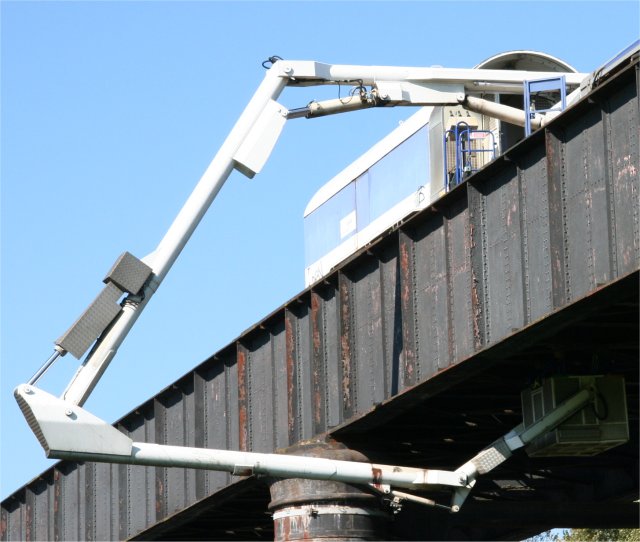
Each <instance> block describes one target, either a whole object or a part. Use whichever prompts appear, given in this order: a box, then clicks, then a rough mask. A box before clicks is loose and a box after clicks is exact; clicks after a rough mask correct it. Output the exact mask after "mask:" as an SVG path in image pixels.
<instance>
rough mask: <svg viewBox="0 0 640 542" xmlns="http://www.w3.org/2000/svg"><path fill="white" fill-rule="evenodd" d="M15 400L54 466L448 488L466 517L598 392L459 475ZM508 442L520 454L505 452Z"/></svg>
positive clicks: (24, 392)
mask: <svg viewBox="0 0 640 542" xmlns="http://www.w3.org/2000/svg"><path fill="white" fill-rule="evenodd" d="M14 394H15V396H16V399H17V401H18V404H19V405H20V408H21V409H22V411H23V413H24V415H25V417H26V419H27V421H28V423H29V425H30V427H31V429H32V430H33V432H34V433H35V435H36V436H37V437H38V440H39V441H40V444H41V445H42V447H43V448H44V449H45V451H46V453H47V456H48V457H50V458H55V459H68V460H72V461H97V462H108V463H124V464H130V465H148V466H156V467H185V468H194V469H207V470H216V471H227V472H231V473H233V474H236V475H268V476H274V477H277V478H304V479H311V480H334V481H340V482H346V483H352V484H367V485H371V486H372V487H374V488H383V487H387V490H388V488H391V487H393V488H396V487H400V488H407V489H414V490H420V489H430V488H434V487H449V488H452V489H453V490H454V494H453V503H452V506H451V510H452V511H453V512H457V511H458V510H459V509H460V506H461V505H462V502H463V501H464V499H465V498H466V496H467V495H468V494H469V492H470V490H471V489H472V488H473V486H474V485H475V482H476V478H477V477H478V475H479V474H484V473H486V472H488V471H489V470H491V469H492V468H494V467H495V466H497V465H498V464H500V463H501V462H502V461H503V460H505V459H507V458H508V457H510V455H511V451H512V450H513V449H516V448H517V447H519V446H520V445H519V444H514V442H516V441H515V440H514V437H515V436H517V437H519V440H518V441H517V442H520V444H526V443H527V442H530V441H531V440H533V439H534V438H536V437H537V436H539V435H541V434H543V433H545V432H547V431H549V430H550V429H553V428H554V427H557V426H558V425H559V424H561V423H562V422H563V421H564V420H566V419H567V418H569V417H570V416H572V415H573V414H574V413H575V412H577V411H579V410H580V409H582V408H583V407H584V406H585V405H587V404H588V403H589V402H590V401H592V400H593V396H594V392H593V390H581V391H580V392H578V393H576V394H575V395H574V396H572V397H571V398H569V399H568V400H566V401H565V402H564V403H562V404H561V405H559V406H558V407H557V408H556V409H555V410H553V411H551V412H550V413H549V414H548V415H546V416H545V417H544V418H542V419H541V420H540V421H539V422H537V423H535V424H534V425H532V426H531V427H529V428H528V429H526V430H524V429H523V426H522V425H519V426H518V427H516V428H515V429H514V430H512V431H511V432H510V433H508V434H507V435H505V436H504V437H502V438H501V439H499V440H498V441H496V442H495V443H494V444H492V445H491V446H489V447H488V448H485V450H483V451H482V452H480V453H479V454H478V455H476V456H475V457H474V458H472V459H471V460H470V461H468V462H467V463H465V464H464V465H463V466H462V467H460V468H459V469H458V470H456V471H455V472H450V471H441V470H431V469H420V468H415V467H400V466H394V465H380V464H375V463H364V462H356V461H339V460H334V459H328V458H320V457H307V456H299V455H286V454H263V453H253V452H239V451H230V450H212V449H207V448H190V447H184V446H168V445H162V444H149V443H145V442H133V441H132V440H131V439H130V438H129V437H127V436H126V435H124V434H123V433H121V432H120V431H118V430H117V429H116V428H114V427H112V426H111V425H109V424H108V423H106V422H105V421H103V420H101V419H99V418H97V417H95V416H93V415H92V414H91V413H89V412H87V411H85V410H84V409H83V408H81V407H79V406H77V405H75V404H74V403H72V402H70V401H65V400H63V399H60V398H57V397H54V396H53V395H50V394H48V393H47V392H44V391H42V390H39V389H38V388H36V387H34V386H29V385H27V384H23V385H21V386H19V387H18V388H16V390H15V392H14ZM509 442H510V443H511V445H512V446H513V448H509V447H507V446H505V445H504V444H505V443H509ZM494 451H495V454H497V457H498V460H497V461H496V460H494V459H493V458H492V459H491V460H490V465H489V467H488V468H483V469H479V468H478V461H479V460H478V458H480V457H481V456H485V455H486V454H487V453H489V454H492V453H493V452H494ZM482 461H484V459H482ZM398 496H399V497H400V496H402V495H398ZM403 498H407V497H406V496H403Z"/></svg>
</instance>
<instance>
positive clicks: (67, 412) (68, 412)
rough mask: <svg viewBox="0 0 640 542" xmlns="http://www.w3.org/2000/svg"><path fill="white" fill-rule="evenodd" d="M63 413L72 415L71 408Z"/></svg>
mask: <svg viewBox="0 0 640 542" xmlns="http://www.w3.org/2000/svg"><path fill="white" fill-rule="evenodd" d="M64 414H65V416H73V410H71V409H70V408H68V409H67V410H65V411H64Z"/></svg>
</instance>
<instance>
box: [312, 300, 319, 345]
mask: <svg viewBox="0 0 640 542" xmlns="http://www.w3.org/2000/svg"><path fill="white" fill-rule="evenodd" d="M319 316H320V301H318V294H315V293H314V294H312V295H311V327H312V329H313V349H314V350H315V351H316V352H318V351H319V350H320V346H321V343H320V325H319V324H320V317H319Z"/></svg>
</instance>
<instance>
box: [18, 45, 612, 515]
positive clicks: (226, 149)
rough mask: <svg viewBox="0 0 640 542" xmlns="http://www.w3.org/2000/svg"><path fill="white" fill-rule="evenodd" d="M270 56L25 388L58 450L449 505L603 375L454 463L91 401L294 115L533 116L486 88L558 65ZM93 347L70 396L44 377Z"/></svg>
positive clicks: (499, 89)
mask: <svg viewBox="0 0 640 542" xmlns="http://www.w3.org/2000/svg"><path fill="white" fill-rule="evenodd" d="M268 62H269V66H268V67H269V68H270V69H268V71H267V72H266V76H265V78H264V81H263V82H262V84H261V85H260V86H259V88H258V90H257V91H256V93H255V94H254V96H253V98H252V99H251V101H250V102H249V104H248V105H247V107H246V109H245V110H244V112H243V113H242V115H241V116H240V118H239V120H238V121H237V123H236V125H235V126H234V128H233V129H232V131H231V133H230V134H229V136H228V137H227V139H226V140H225V142H224V144H223V145H222V147H221V148H220V150H219V151H218V153H217V155H216V156H215V158H214V159H213V161H212V162H211V164H210V165H209V167H208V168H207V170H206V171H205V173H204V175H203V176H202V178H201V179H200V181H199V183H198V184H197V185H196V187H195V189H194V191H193V192H192V194H191V195H190V197H189V198H188V200H187V202H186V203H185V205H184V206H183V208H182V210H181V211H180V212H179V214H178V216H177V217H176V219H175V220H174V222H173V224H172V225H171V226H170V228H169V230H168V231H167V233H166V234H165V236H164V237H163V239H162V240H161V241H160V243H159V245H158V247H157V248H156V250H155V251H154V252H152V253H151V254H149V255H147V256H145V257H144V258H142V259H138V258H136V257H134V256H132V255H131V254H129V253H128V252H125V253H124V254H123V255H122V256H121V257H120V258H119V259H118V260H117V261H116V263H115V264H114V266H113V268H112V269H111V270H110V271H109V273H108V274H107V276H106V278H105V279H104V282H105V283H106V286H105V287H104V289H103V291H102V292H101V293H100V295H99V296H98V297H97V298H96V300H95V301H94V302H93V303H92V304H91V305H90V306H89V307H88V309H87V310H86V311H85V312H84V313H83V314H82V315H81V316H80V318H79V319H78V320H77V321H76V323H75V324H74V325H73V326H72V327H71V328H70V329H69V330H68V331H67V332H66V333H65V334H63V335H62V336H61V337H60V338H59V339H58V340H57V341H55V351H54V353H53V355H52V356H51V357H50V358H49V359H48V360H47V362H46V363H45V364H44V366H43V367H42V368H41V369H40V370H39V371H38V372H37V373H36V374H35V375H34V376H33V377H32V378H31V379H30V380H29V382H28V383H27V384H22V385H20V386H18V387H17V388H16V390H15V397H16V399H17V401H18V403H19V405H20V408H21V409H22V411H23V414H24V415H25V417H26V419H27V422H28V423H29V425H30V427H31V429H32V430H33V432H34V433H35V435H36V437H37V438H38V440H39V441H40V444H41V445H42V446H43V448H44V449H45V452H46V454H47V456H48V457H50V458H58V459H68V460H78V461H101V462H113V463H127V464H140V465H156V466H175V467H190V468H199V469H211V470H225V471H229V472H232V473H234V474H243V475H246V474H265V475H270V476H275V477H282V478H309V479H324V480H340V481H345V482H351V483H357V484H369V485H371V486H372V487H373V488H374V489H377V490H378V491H382V492H383V493H385V494H387V495H389V496H391V497H392V498H393V499H394V500H396V501H400V500H404V499H413V500H416V501H417V502H422V503H424V504H431V505H436V504H435V503H434V502H433V501H429V500H427V499H422V498H419V497H416V496H412V495H410V494H407V493H402V492H398V491H396V490H395V489H394V488H406V489H414V490H419V489H427V488H431V487H442V486H445V487H449V488H451V489H452V491H453V498H452V503H451V505H450V506H449V507H447V508H449V509H450V510H451V511H454V512H455V511H458V510H459V509H460V506H461V505H462V503H463V501H464V499H465V498H466V496H467V495H468V493H469V491H470V490H471V488H472V487H473V485H474V484H475V481H476V478H477V476H478V475H481V474H484V473H486V472H489V471H490V470H491V469H493V468H495V467H496V466H498V465H499V464H500V463H502V462H503V461H505V460H506V459H507V458H508V457H510V456H511V454H512V453H513V451H515V450H517V449H519V448H521V447H523V446H525V445H526V444H528V443H530V442H531V441H533V440H534V439H535V438H536V437H538V436H540V435H542V434H544V433H546V432H547V431H549V430H551V429H553V428H555V427H557V426H558V425H559V424H561V423H562V422H563V421H564V420H566V419H567V418H569V417H570V416H572V415H574V414H575V413H576V412H578V411H579V410H581V409H583V408H584V407H585V406H586V405H588V404H590V403H593V402H594V401H595V400H596V397H597V396H599V394H600V392H599V391H598V382H597V380H593V381H591V383H590V384H589V385H585V386H583V387H582V388H581V389H580V390H579V391H578V392H577V393H575V394H574V395H572V396H571V397H569V398H568V399H567V400H566V401H564V402H562V404H560V405H559V406H558V407H557V408H554V409H552V410H551V412H550V413H548V414H547V415H545V416H543V417H541V418H539V419H537V420H536V421H535V423H533V424H530V425H529V426H528V427H525V426H524V425H523V424H521V425H519V426H518V427H516V428H514V429H513V430H512V431H510V432H509V433H507V434H506V435H504V437H502V438H501V439H499V440H498V441H496V442H494V443H493V444H491V445H490V446H488V447H487V448H486V449H485V450H483V451H481V452H480V453H479V454H478V455H476V456H475V457H474V458H472V459H471V460H470V461H468V462H467V463H465V464H464V465H462V466H461V467H460V468H459V469H457V470H455V471H453V472H449V471H437V470H427V469H418V468H407V467H397V466H389V465H372V464H369V463H356V462H348V461H334V460H330V459H322V458H310V457H298V456H289V455H279V454H257V453H248V452H235V451H227V450H211V449H195V448H187V447H176V446H164V445H158V444H147V443H141V442H132V441H131V439H129V438H128V437H127V436H126V435H124V434H122V433H120V432H119V431H118V430H117V429H115V428H114V427H112V426H111V425H109V424H108V423H106V422H104V421H103V420H100V419H99V418H96V417H95V416H93V415H92V414H91V413H89V412H87V411H86V410H84V409H83V408H82V405H83V404H84V402H85V401H86V399H87V397H88V396H89V394H90V393H91V391H92V390H93V388H94V387H95V385H96V384H97V382H98V380H99V379H100V377H101V376H102V374H103V373H104V371H105V370H106V368H107V366H108V365H109V363H110V362H111V360H112V359H113V357H114V356H115V354H116V352H117V350H118V348H119V346H120V345H121V344H122V342H123V340H124V338H125V337H126V335H127V334H128V332H129V330H130V329H131V328H132V326H133V325H134V323H135V321H136V320H137V318H138V316H139V315H140V313H141V312H142V310H143V309H144V308H145V307H146V305H147V303H148V302H149V300H150V299H151V297H152V296H153V294H154V293H155V292H156V290H157V289H158V287H159V286H160V284H161V282H162V280H163V279H164V278H165V276H166V275H167V273H168V272H169V270H170V268H171V266H172V265H173V263H174V262H175V260H176V259H177V257H178V256H179V254H180V252H181V251H182V249H183V247H184V246H185V244H186V243H187V241H188V240H189V238H190V236H191V234H192V233H193V231H194V230H195V228H196V227H197V225H198V223H199V222H200V220H201V219H202V217H203V216H204V214H205V213H206V211H207V209H208V208H209V206H210V204H211V202H212V201H213V199H214V198H215V197H216V195H217V193H218V191H219V190H220V188H221V187H222V185H223V184H224V182H225V181H226V179H227V178H228V177H229V175H230V174H231V172H232V171H233V170H234V169H236V170H238V171H240V172H241V173H243V174H244V175H246V176H247V177H249V178H252V177H253V176H254V175H255V174H256V173H259V172H260V170H261V169H262V167H263V165H264V164H265V162H266V160H267V159H268V157H269V155H270V153H271V151H272V149H273V147H274V145H275V143H276V141H277V139H278V137H279V135H280V133H281V131H282V128H283V127H284V124H285V123H286V121H287V120H288V119H293V118H299V117H306V118H312V117H317V116H323V115H330V114H336V113H342V112H348V111H353V110H357V109H364V108H369V107H390V106H400V105H411V106H434V105H445V104H454V105H457V104H462V105H463V106H464V107H466V108H469V109H471V110H473V111H480V112H482V113H483V114H489V115H492V116H496V117H497V118H500V119H503V120H505V121H506V122H511V123H516V124H518V125H520V126H524V125H525V122H526V116H525V112H524V111H522V110H519V109H515V108H512V107H507V106H504V105H500V104H497V103H493V102H488V101H487V100H483V99H481V98H479V97H477V96H476V95H479V94H482V93H513V94H518V93H521V92H522V89H523V82H525V81H530V80H537V79H546V78H549V77H554V76H557V75H558V74H557V73H547V72H526V71H508V70H474V69H447V68H410V67H381V66H373V67H368V66H347V65H331V64H322V63H319V62H313V61H283V60H281V59H279V58H277V57H272V58H270V59H269V61H268ZM564 75H565V78H566V85H567V87H568V88H569V89H572V90H573V89H575V91H574V92H573V93H572V94H570V95H569V96H568V97H567V102H568V103H569V104H570V103H571V102H572V100H574V99H575V98H577V97H579V94H580V84H581V83H582V81H583V80H585V78H586V77H587V75H588V74H580V73H566V74H564ZM339 84H351V85H353V86H354V89H353V92H352V94H351V97H350V98H347V99H335V100H328V101H323V102H311V103H310V104H308V105H307V106H306V107H302V108H298V109H291V110H288V109H287V108H285V107H284V106H282V105H281V104H279V103H278V102H277V101H276V100H277V99H278V97H279V95H280V93H281V92H282V91H283V89H284V88H285V87H287V86H289V87H303V86H317V85H339ZM529 120H530V122H531V124H532V126H533V127H534V128H536V127H540V126H541V125H543V124H544V123H545V121H546V120H547V118H545V117H539V116H537V117H535V118H533V119H529ZM123 296H124V297H123ZM121 298H123V299H122V300H121ZM89 348H91V349H90V351H89V353H88V355H87V356H86V358H85V359H84V361H83V362H82V364H81V365H80V368H79V369H78V371H77V373H76V374H75V376H74V377H73V378H72V380H71V382H70V383H69V384H68V386H67V388H66V390H65V391H64V392H63V394H62V396H61V397H60V398H57V397H54V396H52V395H50V394H48V393H46V392H45V391H42V390H40V389H38V388H37V387H36V386H35V384H36V382H37V381H38V380H39V378H40V377H41V376H42V375H43V374H44V372H45V371H46V370H47V369H48V368H49V367H50V366H51V365H52V364H53V362H54V361H55V360H56V359H57V358H58V357H60V356H64V355H65V354H66V353H67V352H69V353H71V354H72V355H73V356H74V357H76V358H77V359H80V358H81V357H82V356H84V354H85V353H86V351H87V350H89ZM374 473H375V474H374ZM438 506H442V505H438Z"/></svg>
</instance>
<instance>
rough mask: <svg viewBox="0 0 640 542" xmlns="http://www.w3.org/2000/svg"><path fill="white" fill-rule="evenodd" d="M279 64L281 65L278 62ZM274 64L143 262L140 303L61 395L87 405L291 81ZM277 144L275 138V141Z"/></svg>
mask: <svg viewBox="0 0 640 542" xmlns="http://www.w3.org/2000/svg"><path fill="white" fill-rule="evenodd" d="M276 66H277V64H276ZM276 66H274V67H273V68H272V69H271V70H269V71H267V75H266V77H265V78H264V80H263V82H262V84H261V85H260V86H259V88H258V90H257V91H256V93H255V94H254V96H253V98H252V99H251V101H250V102H249V104H248V105H247V107H246V109H245V110H244V112H243V113H242V115H241V116H240V118H239V119H238V121H237V123H236V124H235V126H234V128H233V129H232V131H231V133H230V134H229V136H228V137H227V139H226V140H225V142H224V143H223V145H222V147H221V148H220V150H219V151H218V153H217V154H216V156H215V158H214V159H213V161H212V162H211V164H210V165H209V167H208V168H207V170H206V171H205V172H204V175H203V176H202V177H201V179H200V181H199V182H198V184H197V185H196V187H195V189H194V190H193V192H192V193H191V195H190V196H189V198H188V199H187V202H186V203H185V204H184V206H183V207H182V209H181V210H180V212H179V214H178V216H177V217H176V218H175V220H174V222H173V224H172V225H171V226H170V228H169V230H168V231H167V233H166V235H165V236H164V238H163V239H162V240H161V241H160V244H159V245H158V247H157V248H156V250H155V251H154V252H153V254H152V255H150V257H149V258H148V259H147V258H145V259H144V261H145V263H147V264H148V265H150V266H151V268H152V269H153V279H152V281H151V283H150V284H148V285H147V286H146V287H145V289H144V294H143V299H142V300H141V301H137V300H132V301H129V302H127V303H126V304H125V306H124V307H123V310H122V312H121V313H120V314H119V315H118V316H117V317H116V319H115V320H114V322H113V323H112V325H111V327H110V328H109V329H108V330H107V331H106V332H105V334H104V335H103V336H102V337H101V338H100V340H99V341H98V342H97V343H96V345H95V346H94V348H93V350H92V351H91V352H90V353H89V355H88V356H87V358H86V359H85V361H84V363H83V364H82V365H81V366H80V368H79V369H78V371H77V372H76V374H75V375H74V377H73V379H72V380H71V382H70V383H69V385H68V386H67V388H66V390H65V391H64V393H63V395H62V396H63V397H64V398H65V399H67V400H69V401H71V402H73V403H76V404H78V405H82V404H84V402H85V401H86V399H87V397H88V396H89V394H90V393H91V391H93V388H94V387H95V386H96V384H97V383H98V380H99V379H100V377H101V376H102V374H103V373H104V371H105V370H106V368H107V367H108V365H109V363H110V362H111V360H112V359H113V357H114V356H115V354H116V352H117V350H118V348H119V347H120V345H121V344H122V342H123V341H124V339H125V337H126V336H127V334H128V332H129V330H130V329H131V327H132V326H133V324H134V323H135V322H136V320H137V319H138V316H139V315H140V313H141V312H142V310H143V309H144V307H145V306H146V304H147V303H148V302H149V299H150V298H151V297H152V295H153V294H154V293H155V291H156V289H157V288H158V286H159V285H160V283H161V282H162V280H163V279H164V277H165V276H166V274H167V273H168V272H169V269H171V266H172V265H173V263H174V262H175V260H176V258H177V257H178V256H179V254H180V252H182V249H183V248H184V246H185V245H186V243H187V241H188V240H189V238H190V237H191V234H192V233H193V232H194V230H195V229H196V227H197V226H198V224H199V223H200V220H202V217H203V216H204V214H205V213H206V212H207V210H208V208H209V206H210V205H211V202H212V201H213V200H214V198H215V197H216V195H217V194H218V192H219V191H220V189H221V188H222V185H223V184H224V183H225V181H226V180H227V178H228V177H229V175H230V174H231V172H232V171H233V168H234V165H235V162H234V155H235V153H236V152H237V151H238V149H239V147H240V146H241V144H242V142H243V141H244V140H245V139H246V138H247V135H248V134H249V133H250V132H251V130H252V128H253V126H254V124H255V123H256V121H257V119H259V118H260V116H261V115H262V112H263V111H264V109H265V108H266V107H268V106H269V105H270V104H271V103H272V101H273V100H276V99H277V98H278V96H279V95H280V93H281V92H282V90H283V89H284V87H285V86H286V84H287V76H286V75H284V74H283V73H282V72H281V71H280V70H278V69H276ZM274 142H275V141H274Z"/></svg>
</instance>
